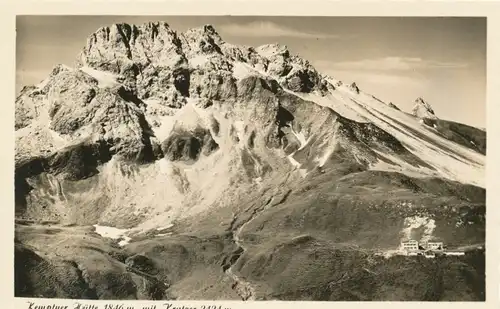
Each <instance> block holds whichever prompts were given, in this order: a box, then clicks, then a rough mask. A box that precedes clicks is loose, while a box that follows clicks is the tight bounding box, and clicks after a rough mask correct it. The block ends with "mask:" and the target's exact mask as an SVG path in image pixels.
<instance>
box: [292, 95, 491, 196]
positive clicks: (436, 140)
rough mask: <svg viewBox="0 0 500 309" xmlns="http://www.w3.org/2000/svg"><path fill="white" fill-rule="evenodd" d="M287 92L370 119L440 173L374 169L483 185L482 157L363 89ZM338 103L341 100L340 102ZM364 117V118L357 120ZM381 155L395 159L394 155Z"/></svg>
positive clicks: (381, 166)
mask: <svg viewBox="0 0 500 309" xmlns="http://www.w3.org/2000/svg"><path fill="white" fill-rule="evenodd" d="M287 91H288V92H289V93H292V94H294V95H296V96H299V97H301V98H303V99H306V100H309V101H312V102H315V103H317V104H319V105H322V106H326V107H330V108H331V109H332V110H334V111H336V112H338V113H339V114H340V115H341V116H343V117H345V118H348V119H352V120H355V121H358V122H366V121H369V122H371V123H373V124H375V125H377V126H378V127H379V128H381V129H383V130H384V131H386V132H388V133H389V134H391V135H393V136H394V137H396V138H397V139H398V140H399V141H400V142H401V143H402V144H403V146H405V148H406V149H407V150H408V151H410V152H411V153H413V154H414V155H416V156H417V157H419V158H420V159H422V160H424V161H425V162H426V163H428V164H429V165H431V166H432V167H433V168H434V169H436V171H437V172H439V173H436V172H434V171H432V170H430V169H426V168H420V169H415V168H413V167H410V166H409V165H408V164H403V166H401V167H402V170H401V169H399V168H397V167H395V168H392V167H389V168H387V164H385V163H383V162H381V164H376V165H373V166H372V169H374V170H377V169H381V170H386V171H395V170H397V171H399V172H403V173H407V172H408V173H411V176H413V177H415V173H419V174H421V175H422V176H433V177H436V176H438V175H440V176H441V177H445V178H448V179H451V180H454V181H458V182H461V183H467V184H473V185H476V186H480V187H483V188H484V187H485V168H484V166H485V159H486V158H485V156H483V155H482V154H480V153H477V152H475V151H473V150H471V149H469V148H466V147H464V146H461V145H459V144H456V143H454V142H451V141H449V140H447V139H445V138H443V137H441V136H439V135H437V134H436V133H434V132H432V131H431V130H428V129H427V128H426V127H424V126H423V125H422V124H421V123H420V122H419V120H418V119H417V118H415V117H413V116H411V115H408V114H406V113H404V112H402V111H399V110H396V109H394V108H391V107H390V106H389V105H387V104H385V103H383V102H381V101H378V100H377V99H375V98H373V97H372V96H371V95H368V94H365V93H363V92H360V94H357V93H355V92H354V91H352V90H351V89H349V87H348V86H345V85H342V86H339V87H337V88H336V90H334V91H331V92H330V95H329V96H326V97H321V96H320V95H315V94H308V95H306V96H304V95H301V94H298V93H295V92H292V91H290V90H287ZM329 98H331V100H330V101H329ZM339 102H342V105H341V104H339ZM339 106H340V107H341V108H339ZM345 107H347V108H345ZM353 112H354V113H357V116H355V115H354V116H353ZM363 119H365V120H364V121H360V120H363ZM383 155H384V156H385V157H387V158H389V159H391V160H393V161H395V160H394V157H393V156H389V155H387V154H383Z"/></svg>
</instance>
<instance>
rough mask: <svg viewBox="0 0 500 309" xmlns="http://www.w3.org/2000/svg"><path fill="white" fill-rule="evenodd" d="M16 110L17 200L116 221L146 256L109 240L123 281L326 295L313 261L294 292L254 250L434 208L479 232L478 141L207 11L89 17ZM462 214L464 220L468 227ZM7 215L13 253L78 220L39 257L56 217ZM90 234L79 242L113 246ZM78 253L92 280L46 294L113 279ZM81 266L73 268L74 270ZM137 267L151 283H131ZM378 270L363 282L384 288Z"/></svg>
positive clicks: (444, 222)
mask: <svg viewBox="0 0 500 309" xmlns="http://www.w3.org/2000/svg"><path fill="white" fill-rule="evenodd" d="M417 105H418V108H417V109H416V111H415V113H416V114H415V115H417V117H426V118H429V117H428V115H433V114H434V112H433V111H432V109H431V108H430V107H429V106H428V104H426V103H425V102H424V101H423V100H420V101H418V102H417ZM15 125H16V175H15V177H16V215H17V217H18V218H19V219H23V220H35V222H38V221H40V220H45V221H47V220H50V221H51V222H57V224H62V225H64V230H65V231H68V233H70V231H72V226H74V225H78V226H89V225H94V224H99V225H106V226H114V227H117V228H121V229H123V231H126V232H123V233H126V235H128V236H127V237H128V239H129V241H130V240H132V242H131V243H130V244H128V245H125V247H124V248H119V247H117V244H116V243H112V244H111V245H113V246H114V247H113V248H114V249H116V250H118V251H120V250H121V251H120V253H119V254H122V255H124V256H126V258H128V259H127V261H142V262H144V263H145V264H147V269H148V271H149V270H151V269H153V270H154V271H155V272H154V274H148V273H145V272H144V270H143V268H144V267H142V266H141V265H142V264H141V265H139V266H134V265H136V264H137V263H136V262H134V263H132V262H130V263H128V264H127V262H126V261H125V260H126V258H120V259H117V258H112V261H111V262H110V263H109V264H106V265H107V266H106V267H105V268H104V269H103V270H102V271H104V272H108V273H109V274H110V276H111V277H113V276H115V275H116V274H117V273H121V274H123V275H124V276H126V278H125V277H120V278H121V279H119V280H118V279H116V280H115V279H112V281H113V282H121V283H120V284H126V285H127V286H130V291H129V292H126V293H125V294H126V295H129V296H130V295H136V297H140V298H153V299H157V298H165V297H166V298H170V297H179V298H198V297H203V296H204V295H205V296H206V295H207V294H206V293H208V294H210V295H213V296H214V297H216V298H243V299H255V298H260V299H262V298H268V297H270V298H280V297H292V298H293V297H295V298H298V299H308V298H309V297H312V298H313V299H325V298H326V299H328V298H329V297H331V298H332V299H346V298H349V297H348V296H347V294H342V293H340V294H335V295H334V294H331V296H327V294H328V293H329V292H328V290H329V289H330V288H332V289H334V288H333V287H329V285H328V280H329V278H328V276H326V277H318V278H316V279H315V280H317V281H318V282H316V283H315V284H318V285H319V286H321V287H322V288H321V289H326V290H325V292H324V293H323V294H321V295H320V294H314V293H313V294H314V295H313V294H310V293H309V292H307V291H306V292H301V293H306V294H307V295H306V294H301V293H299V294H297V293H295V292H294V291H298V290H301V289H302V291H304V290H303V287H302V286H301V284H300V283H299V282H296V283H294V284H291V285H290V286H288V287H280V286H279V284H278V283H277V282H278V281H279V280H280V279H279V275H278V274H277V273H274V272H273V271H271V270H266V274H264V273H262V272H260V271H259V270H258V268H261V267H260V266H258V265H259V263H260V262H259V261H261V262H262V263H264V262H265V263H268V264H269V263H271V261H270V259H271V256H272V254H274V253H273V252H275V253H276V254H278V255H279V256H283V257H285V258H286V259H289V258H291V256H292V255H293V254H291V252H295V251H294V250H298V251H297V252H305V251H301V250H302V249H304V250H306V249H305V248H309V249H307V250H312V251H314V252H316V253H314V254H315V256H316V255H317V254H320V255H321V254H323V253H325V252H327V251H328V250H330V249H328V248H329V247H328V246H331V245H333V246H334V247H335V250H340V251H338V252H337V251H335V252H337V253H336V254H339V255H340V256H343V254H344V253H342V252H343V251H342V250H344V248H343V247H342V246H344V245H345V244H346V243H350V244H354V245H355V246H361V247H363V248H368V249H370V250H376V249H383V250H389V249H390V248H391V247H394V246H397V245H398V242H399V241H400V238H401V237H400V232H401V229H405V227H404V226H405V224H406V223H405V222H407V221H408V220H409V219H408V218H413V217H415V216H417V217H419V218H420V217H425V218H426V219H425V220H423V221H422V222H428V221H429V220H434V221H433V222H439V223H438V224H439V226H440V228H439V229H436V230H435V232H433V231H434V230H433V231H431V233H435V235H434V236H436V237H440V238H442V239H444V240H447V241H449V242H450V241H451V242H453V241H456V243H457V245H460V244H462V243H467V244H469V243H477V242H479V243H480V242H481V241H484V239H483V238H484V189H482V188H481V187H484V179H483V178H484V160H485V159H484V154H481V153H479V152H477V151H476V150H475V148H473V147H469V146H470V145H464V144H457V143H456V142H454V141H453V140H451V141H450V139H449V138H447V137H446V136H443V135H442V134H438V133H436V132H435V131H434V130H433V129H432V128H431V127H426V126H422V125H421V124H420V123H419V121H418V120H417V121H416V120H415V118H414V117H411V116H409V115H406V114H405V113H403V112H401V111H400V110H398V109H395V108H392V107H390V106H389V105H387V104H385V103H384V102H382V101H380V100H378V99H376V98H374V97H373V96H371V95H368V94H366V93H364V92H363V91H362V89H360V88H359V87H358V86H357V85H356V84H355V83H352V84H347V85H346V84H344V83H342V82H341V81H338V80H335V79H333V78H332V77H329V76H326V75H323V74H321V73H319V72H318V71H316V69H315V68H314V67H313V66H312V65H311V64H310V63H309V62H308V61H306V60H304V59H302V58H300V57H299V56H297V55H293V54H292V53H291V52H290V51H289V50H288V48H287V47H286V46H281V45H276V44H271V45H264V46H260V47H256V48H253V47H244V46H235V45H232V44H230V43H227V42H225V41H224V40H223V39H222V38H221V37H220V35H219V34H218V33H217V32H216V30H215V29H214V28H213V27H212V26H210V25H206V26H203V27H200V28H196V29H191V30H188V31H186V32H184V33H179V32H176V31H174V30H173V29H171V28H170V27H169V25H168V24H166V23H147V24H143V25H138V26H136V25H128V24H116V25H112V26H110V27H103V28H101V29H98V30H97V31H96V32H95V33H93V34H92V35H91V36H90V37H89V38H88V40H87V44H86V46H85V47H84V49H83V50H82V52H81V53H80V55H79V56H78V59H77V64H76V66H75V67H74V68H71V67H67V66H63V65H58V66H56V67H55V68H54V70H53V71H52V73H51V74H50V75H49V76H48V77H47V79H45V80H44V81H42V82H41V83H40V84H39V85H34V86H28V87H25V88H24V89H23V90H22V91H21V93H20V94H19V96H18V97H17V99H16V124H15ZM471 148H472V149H471ZM436 179H441V180H439V181H441V182H440V183H439V186H437V185H436V186H437V187H436V186H434V185H431V183H433V182H434V181H436ZM441 186H442V187H443V188H446V189H437V188H441ZM388 192H392V193H390V194H389V195H391V196H389V197H388V196H387V195H388ZM313 197H314V198H313ZM407 205H411V207H410V206H407ZM445 205H446V207H453V209H455V210H453V212H452V211H451V210H450V212H447V211H443V208H442V207H444V206H445ZM452 205H453V206H452ZM342 218H343V219H342ZM388 218H391V219H390V221H387V220H388ZM426 220H427V221H426ZM465 221H467V222H472V223H467V224H468V225H467V231H468V232H467V233H469V232H470V233H469V234H467V233H466V229H465V227H464V226H463V224H464V223H463V222H465ZM23 222H24V221H23ZM343 222H346V223H343ZM373 222H385V223H383V224H382V223H381V225H380V226H379V225H377V224H375V223H373ZM391 222H392V223H391ZM459 222H462V223H460V224H462V225H457V226H456V228H453V227H452V226H455V225H456V224H459ZM386 224H389V226H390V228H388V229H386V226H385V227H384V229H386V232H384V233H380V230H381V227H382V225H386ZM68 225H69V227H68ZM351 226H354V228H351ZM414 228H415V229H419V228H421V227H420V226H418V227H414ZM49 230H50V231H49ZM164 230H165V231H167V232H164ZM18 231H19V233H18V238H19V239H20V242H21V243H22V245H21V244H20V245H19V246H18V249H19V250H18V251H19V252H21V253H22V259H24V258H25V257H26V256H28V257H29V256H31V257H36V261H37V263H42V264H43V263H49V264H50V265H59V263H60V261H59V260H58V259H60V258H69V257H70V256H71V254H75V250H79V249H78V246H79V244H80V242H83V238H84V237H87V236H83V235H87V234H82V232H81V230H78V233H76V234H75V235H73V236H74V239H73V240H72V241H71V243H68V246H69V249H68V250H65V251H64V254H66V255H65V256H63V257H58V256H52V257H50V258H49V260H48V261H45V260H44V259H45V258H42V257H40V256H39V254H40V252H41V251H44V250H46V248H45V247H46V246H47V242H46V240H45V238H44V237H45V236H40V235H45V234H44V233H45V232H44V231H46V232H47V233H48V234H50V233H55V232H53V231H52V230H51V229H48V230H43V229H42V232H39V231H38V230H37V228H34V227H33V228H24V227H20V228H18ZM55 234H57V235H59V236H54V239H56V238H58V237H60V234H59V233H55ZM55 234H54V235H55ZM63 234H64V233H63ZM124 235H125V234H124ZM304 235H306V236H304ZM335 235H336V236H335ZM363 235H365V236H366V235H368V236H367V237H368V238H369V239H370V241H367V239H368V238H366V237H363ZM374 235H378V236H374ZM450 235H455V237H456V238H458V240H457V239H452V238H451V236H450ZM456 235H458V236H456ZM92 237H93V238H91V240H92V242H91V243H90V244H89V243H88V241H89V240H85V246H86V248H87V249H88V248H89V247H92V248H93V249H92V250H94V251H92V252H111V249H110V248H109V246H110V245H109V244H107V243H104V244H102V243H98V241H97V240H96V239H98V238H95V237H96V235H95V234H93V236H92ZM123 237H124V236H123V235H122V238H123ZM193 237H194V238H193ZM332 237H333V238H332ZM332 239H334V240H335V241H334V244H332V243H331V242H332ZM48 243H49V244H50V243H51V242H48ZM41 244H44V245H41ZM24 245H29V246H33V247H34V248H35V249H33V250H34V251H33V252H31V251H29V250H31V249H26V248H24V247H23V246H24ZM44 246H45V247H44ZM311 246H312V247H311ZM316 246H320V247H321V248H318V247H316ZM49 247H50V246H49ZM47 248H48V247H47ZM207 248H208V249H207ZM262 248H267V249H265V250H264V249H262ZM300 248H302V249H300ZM87 249H86V250H87ZM114 249H113V250H114ZM262 250H264V251H262ZM290 250H291V251H290ZM325 250H326V251H325ZM341 251H342V252H341ZM113 252H114V251H113ZM321 252H323V253H321ZM21 253H20V254H21ZM116 254H118V253H113V255H116ZM137 254H139V255H140V258H137V259H135V258H133V257H134V256H136V255H137ZM358 254H360V252H357V253H355V254H354V256H356V259H358V258H360V259H362V260H364V259H365V258H366V257H365V256H364V253H363V254H361V255H358ZM99 258H102V257H99ZM33 259H35V258H33ZM122 260H123V261H122ZM165 261H168V262H165ZM266 261H267V262H266ZM142 262H141V263H142ZM75 263H77V264H76V266H75V265H73V264H72V265H66V266H67V270H68V272H71V273H72V274H73V273H75V276H76V277H75V278H77V279H75V280H76V281H78V280H83V281H85V282H86V284H87V285H88V288H85V289H83V290H81V291H79V292H78V291H77V290H75V291H71V292H67V291H66V292H65V291H62V292H60V293H56V294H54V295H56V296H57V295H59V296H61V295H62V296H63V297H66V296H67V295H76V294H78V293H80V294H81V293H87V294H88V293H91V294H92V293H93V294H92V295H94V297H99V298H106V297H108V296H109V297H118V298H119V297H124V296H123V295H122V294H120V293H122V292H123V291H121V290H120V291H119V290H115V289H114V288H110V289H109V290H108V291H106V288H105V286H106V284H105V283H102V282H100V281H99V282H96V281H95V280H97V279H96V278H97V277H96V276H98V275H96V274H99V271H100V270H96V269H94V268H93V266H92V265H91V263H90V262H88V261H85V260H78V261H76V260H75ZM106 263H107V262H106ZM144 263H143V264H144ZM296 263H299V264H300V263H302V262H300V258H299V259H298V260H293V261H292V260H289V262H288V264H286V265H281V266H279V267H284V268H286V269H288V271H290V269H293V267H294V266H293V265H296ZM353 263H354V264H356V263H357V262H353ZM384 263H385V262H384ZM139 264H140V263H139ZM268 264H266V265H268ZM271 264H272V263H271ZM271 264H269V265H271ZM37 265H38V264H37ZM124 265H128V266H126V267H125V266H124ZM287 265H288V266H287ZM359 265H364V266H366V267H368V266H367V265H368V264H367V265H365V262H363V263H361V264H359ZM384 265H385V264H384ZM344 266H345V267H350V266H348V265H344ZM344 266H342V267H344ZM351 266H352V265H351ZM123 267H125V268H123ZM127 267H128V268H127ZM288 267H291V268H288ZM353 267H354V266H353ZM380 267H382V269H383V268H384V267H385V266H383V265H382V264H381V266H380ZM271 268H272V267H271ZM50 269H52V268H50ZM50 269H49V270H50ZM81 269H84V273H87V274H88V275H87V277H85V278H86V279H85V278H84V279H78V278H79V277H78V271H82V270H81ZM144 269H145V268H144ZM314 269H315V268H314V267H312V268H311V269H309V270H304V272H303V273H301V276H303V279H305V278H309V276H310V275H311V274H313V273H314ZM351 270H352V269H351ZM351 270H349V271H351ZM32 271H33V272H34V273H36V269H35V270H32ZM330 271H331V275H332V276H333V277H335V276H336V275H337V274H336V273H335V272H336V271H335V270H334V269H331V270H329V272H330ZM430 272H431V271H430ZM44 275H47V276H54V275H53V274H52V273H50V271H49V274H44ZM358 275H359V274H357V275H356V276H358ZM23 276H27V277H29V278H31V277H30V274H29V273H28V274H26V273H23ZM34 276H35V277H36V275H34ZM197 276H209V277H211V278H214V280H215V282H216V284H214V285H212V286H211V287H208V286H205V287H203V288H201V289H200V291H201V290H203V289H205V291H206V293H205V294H203V293H202V294H203V295H201V294H200V295H198V294H196V293H195V292H193V291H192V290H189V288H188V287H189V286H191V283H192V282H194V281H197V279H196V278H197ZM56 277H57V276H56ZM113 278H115V277H113ZM140 278H142V279H140ZM224 278H226V279H227V278H229V279H230V280H231V281H232V282H233V286H232V289H231V288H230V287H229V286H227V285H225V284H224V282H225V281H224V280H225V279H224ZM30 280H32V279H30ZM33 280H34V279H33ZM110 280H111V279H110ZM137 280H146V281H147V282H148V286H149V287H150V288H148V289H146V290H144V289H139V290H138V291H139V292H138V293H139V294H134V291H135V289H136V288H137V286H138V285H137V283H136V282H137ZM307 280H309V279H307ZM307 280H305V281H303V282H308V281H307ZM76 281H75V282H76ZM89 282H90V283H89ZM255 283H258V284H257V285H255ZM34 286H35V287H36V289H35V290H43V291H45V292H44V293H48V292H46V289H45V287H39V286H37V285H34ZM92 286H96V287H97V288H94V290H93V289H92V288H91V287H92ZM266 286H267V287H268V288H266ZM384 288H385V287H384V286H380V287H377V289H376V290H373V291H371V292H370V293H371V294H370V295H372V296H370V297H372V298H377V297H382V298H384V297H385V296H383V291H384ZM23 289H25V290H26V291H28V292H26V293H28V294H29V293H32V292H29V288H26V287H23ZM25 290H23V291H25ZM158 290H161V291H160V292H161V293H160V292H158ZM167 290H168V291H167ZM33 291H34V290H33ZM166 291H167V292H168V293H167V292H166ZM278 292H279V293H278ZM23 293H24V292H23ZM75 293H76V294H75ZM96 293H97V294H96ZM193 293H194V294H193ZM290 293H291V294H290ZM294 293H295V294H294ZM325 293H326V294H325ZM87 294H85V295H87ZM403 294H404V293H403ZM403 294H402V295H403ZM82 295H83V294H82ZM96 295H97V296H96ZM103 295H104V296H103ZM137 295H139V296H137ZM283 295H284V296H283ZM291 295H292V296H291ZM293 295H295V296H293ZM328 295H330V294H328ZM353 295H354V294H353ZM375 295H379V296H375ZM381 295H382V296H381ZM419 295H420V294H419ZM443 295H444V294H443ZM471 295H472V294H471ZM474 295H475V296H474V297H480V296H477V295H476V294H474ZM127 297H128V296H127ZM367 297H368V296H367ZM415 297H416V298H422V297H423V296H422V297H421V295H420V296H418V297H417V296H415Z"/></svg>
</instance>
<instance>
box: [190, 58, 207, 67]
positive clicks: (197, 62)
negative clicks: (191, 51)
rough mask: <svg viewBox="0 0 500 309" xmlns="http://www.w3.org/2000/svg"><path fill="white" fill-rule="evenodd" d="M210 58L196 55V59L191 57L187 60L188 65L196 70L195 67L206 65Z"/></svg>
mask: <svg viewBox="0 0 500 309" xmlns="http://www.w3.org/2000/svg"><path fill="white" fill-rule="evenodd" d="M209 60H210V58H209V57H208V56H207V55H197V56H196V57H193V58H191V59H189V64H190V65H191V66H192V67H194V68H196V67H201V66H203V65H204V64H206V63H207V62H208V61H209Z"/></svg>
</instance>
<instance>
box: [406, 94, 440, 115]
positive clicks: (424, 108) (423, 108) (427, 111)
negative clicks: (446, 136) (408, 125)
mask: <svg viewBox="0 0 500 309" xmlns="http://www.w3.org/2000/svg"><path fill="white" fill-rule="evenodd" d="M412 114H413V116H415V117H418V118H429V119H437V116H436V115H435V114H434V110H433V109H432V107H431V105H430V104H429V103H427V102H426V101H424V99H422V98H417V99H416V100H415V105H414V106H413V109H412Z"/></svg>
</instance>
